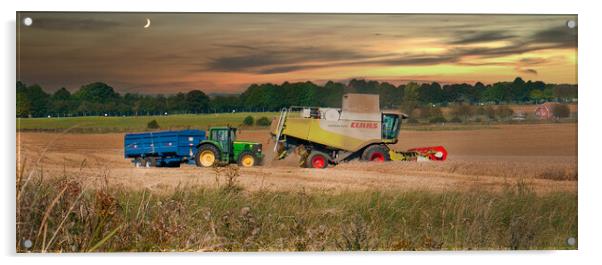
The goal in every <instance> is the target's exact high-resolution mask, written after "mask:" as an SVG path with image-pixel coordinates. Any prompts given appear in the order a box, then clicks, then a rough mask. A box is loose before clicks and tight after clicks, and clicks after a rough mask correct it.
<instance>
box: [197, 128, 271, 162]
mask: <svg viewBox="0 0 602 265" xmlns="http://www.w3.org/2000/svg"><path fill="white" fill-rule="evenodd" d="M197 150H198V151H197V153H196V154H195V156H194V161H195V162H196V165H197V166H199V167H212V166H214V165H225V164H230V163H238V165H240V166H242V167H252V166H256V165H259V164H260V163H261V160H262V159H263V154H262V153H261V144H260V143H255V142H249V141H240V140H239V141H237V140H236V128H232V127H213V128H211V129H209V136H208V138H207V139H206V140H203V141H201V142H200V143H199V145H198V146H197Z"/></svg>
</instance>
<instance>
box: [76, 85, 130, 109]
mask: <svg viewBox="0 0 602 265" xmlns="http://www.w3.org/2000/svg"><path fill="white" fill-rule="evenodd" d="M73 96H74V97H75V98H77V99H79V100H81V101H88V102H91V103H101V104H104V103H108V102H115V101H117V100H119V94H118V93H117V92H115V90H114V89H113V88H112V87H111V86H109V85H107V84H105V83H102V82H95V83H91V84H87V85H84V86H82V87H81V88H80V89H79V90H78V91H77V92H75V93H74V94H73Z"/></svg>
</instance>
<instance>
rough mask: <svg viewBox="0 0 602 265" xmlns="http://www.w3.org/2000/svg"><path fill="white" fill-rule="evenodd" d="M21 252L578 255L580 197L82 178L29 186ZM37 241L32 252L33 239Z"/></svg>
mask: <svg viewBox="0 0 602 265" xmlns="http://www.w3.org/2000/svg"><path fill="white" fill-rule="evenodd" d="M22 171H23V170H22V169H21V170H19V172H20V174H19V176H17V193H18V201H17V234H16V239H17V246H16V248H17V251H18V252H27V251H33V252H43V251H49V252H83V251H172V250H178V251H269V250H273V251H276V250H284V251H322V250H438V249H574V248H576V246H569V245H567V244H566V240H567V238H569V237H577V194H576V193H569V192H566V193H550V194H546V195H536V194H535V193H533V192H532V191H531V190H530V189H529V187H528V186H526V185H524V184H519V185H516V186H509V187H508V188H507V189H505V191H503V192H499V193H485V192H480V191H478V190H473V191H469V192H446V193H432V192H426V191H416V192H342V193H337V194H330V193H328V192H312V193H307V192H304V191H298V192H275V191H267V190H262V191H257V192H247V191H245V190H242V188H241V187H240V186H238V184H237V182H236V178H237V176H238V171H237V170H236V168H233V169H226V170H225V172H224V170H216V187H215V188H207V189H203V188H194V189H192V188H186V187H179V188H177V189H176V190H174V191H173V192H171V193H168V194H157V193H153V192H150V191H132V190H127V189H123V188H113V187H111V186H110V185H108V183H106V182H105V183H103V184H101V185H99V186H98V187H94V188H91V187H86V186H84V184H82V182H80V181H79V180H78V178H74V177H68V176H64V177H54V178H47V179H44V176H43V175H41V174H37V175H35V176H33V178H32V179H30V181H29V182H28V184H27V185H23V181H22V179H23V178H24V177H23V174H22ZM27 240H29V241H30V243H31V246H30V247H29V248H26V247H25V245H26V244H24V242H26V241H27Z"/></svg>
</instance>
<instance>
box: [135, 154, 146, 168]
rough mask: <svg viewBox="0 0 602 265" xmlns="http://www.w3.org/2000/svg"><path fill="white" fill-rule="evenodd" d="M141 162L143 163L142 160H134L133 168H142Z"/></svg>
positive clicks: (137, 158)
mask: <svg viewBox="0 0 602 265" xmlns="http://www.w3.org/2000/svg"><path fill="white" fill-rule="evenodd" d="M143 162H144V161H143V159H142V158H140V157H136V159H134V167H138V168H140V167H142V164H143Z"/></svg>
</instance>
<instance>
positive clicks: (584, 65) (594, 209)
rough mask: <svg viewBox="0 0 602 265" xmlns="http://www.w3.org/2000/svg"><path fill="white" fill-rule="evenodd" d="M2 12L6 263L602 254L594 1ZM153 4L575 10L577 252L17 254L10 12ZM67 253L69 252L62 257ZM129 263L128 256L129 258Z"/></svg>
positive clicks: (309, 6)
mask: <svg viewBox="0 0 602 265" xmlns="http://www.w3.org/2000/svg"><path fill="white" fill-rule="evenodd" d="M0 10H1V11H0V13H2V22H3V23H2V26H0V28H2V36H3V37H4V38H3V41H2V46H3V48H2V50H1V51H2V53H3V54H2V55H3V56H2V57H1V58H5V59H4V62H3V63H2V64H1V67H2V71H1V73H2V77H3V78H2V79H1V80H3V81H4V84H5V87H4V89H5V90H4V91H6V92H4V93H5V94H4V95H5V96H2V97H0V98H1V100H2V102H1V104H2V106H4V110H5V111H4V112H3V113H2V115H1V119H2V124H3V125H4V129H3V130H2V132H3V137H1V138H0V139H1V141H2V142H1V143H0V146H2V147H4V150H3V152H4V156H2V158H4V159H0V161H1V163H2V164H1V165H2V168H3V169H4V172H5V174H3V182H4V184H5V185H3V187H4V192H3V194H2V199H3V203H2V205H3V206H5V207H3V210H4V214H3V215H2V217H1V218H0V223H1V225H0V228H1V229H2V233H0V234H1V235H2V236H3V240H2V243H1V247H0V249H1V251H2V253H3V254H4V257H3V259H6V260H5V262H9V263H5V264H12V263H16V262H26V263H37V264H40V263H43V264H46V263H61V264H82V263H83V262H85V263H87V264H90V263H96V264H106V263H108V262H123V261H126V262H127V261H130V260H131V258H134V257H135V258H136V259H141V260H136V262H144V263H147V264H164V263H165V262H166V261H168V259H170V260H171V259H172V258H177V259H179V260H178V261H177V262H202V263H205V262H209V263H218V262H219V263H237V264H247V263H249V262H253V263H262V264H263V263H267V264H282V263H283V262H286V263H287V264H288V263H293V264H307V263H316V262H318V263H333V262H344V263H347V264H349V263H353V264H378V263H389V262H390V263H398V262H403V263H409V264H423V263H424V262H425V261H427V262H428V263H437V264H446V265H447V264H450V263H462V264H468V263H481V264H482V263H487V264H504V265H508V264H513V263H517V264H525V263H527V264H528V263H531V264H546V265H547V264H574V263H581V262H584V263H588V261H592V262H594V261H595V260H598V261H599V260H602V259H601V258H600V252H601V251H599V250H598V246H600V245H601V244H600V240H599V238H600V236H601V235H602V234H601V233H600V232H601V227H602V225H600V216H601V214H600V206H599V203H598V202H600V201H602V200H600V199H601V196H600V194H602V192H601V190H600V189H602V185H600V184H602V183H601V179H602V176H601V174H600V171H599V168H598V167H597V162H598V161H599V159H600V158H599V157H597V156H596V153H599V150H602V146H601V145H600V140H599V139H600V136H599V130H597V127H599V126H596V125H598V124H599V123H600V121H599V120H600V119H599V111H597V110H598V109H597V108H596V107H598V105H599V102H600V101H601V100H602V93H601V92H600V91H602V80H601V79H600V76H601V74H600V71H601V70H602V67H600V63H602V58H601V57H600V49H602V48H601V47H602V43H601V42H600V35H601V34H600V33H599V32H600V27H599V25H602V23H601V22H602V21H600V17H602V14H601V12H602V10H600V9H599V8H597V6H596V5H595V1H580V0H573V1H529V2H528V1H519V0H506V1H469V0H454V1H445V0H440V1H436V0H420V1H411V2H407V3H406V2H396V3H393V1H384V0H370V1H365V0H364V1H359V0H347V1H331V2H329V1H325V0H322V1H288V2H286V1H282V0H280V1H278V0H269V1H261V2H259V1H223V0H222V1H213V2H209V1H160V2H150V1H123V0H96V1H95V2H86V1H62V2H59V1H42V0H27V1H19V2H16V3H14V2H13V3H10V4H6V3H5V2H3V8H2V9H0ZM17 10H19V11H152V12H167V11H169V12H322V13H328V12H335V13H345V12H355V13H498V14H499V13H522V14H578V15H579V55H580V56H579V57H578V66H579V75H578V77H579V86H580V91H579V92H580V95H579V110H580V113H579V120H580V121H579V250H578V251H519V252H496V251H485V252H420V253H408V252H403V253H301V254H298V253H275V254H269V253H245V254H243V253H236V254H223V253H209V254H131V255H130V254H109V255H99V254H95V255H72V254H70V255H29V256H25V255H16V254H14V240H15V239H14V225H15V217H14V213H15V211H14V209H15V208H14V207H15V206H14V198H15V197H14V176H15V162H13V161H14V158H15V118H14V117H15V92H14V85H15V11H17ZM65 257H68V258H65ZM130 262H132V261H130Z"/></svg>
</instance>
